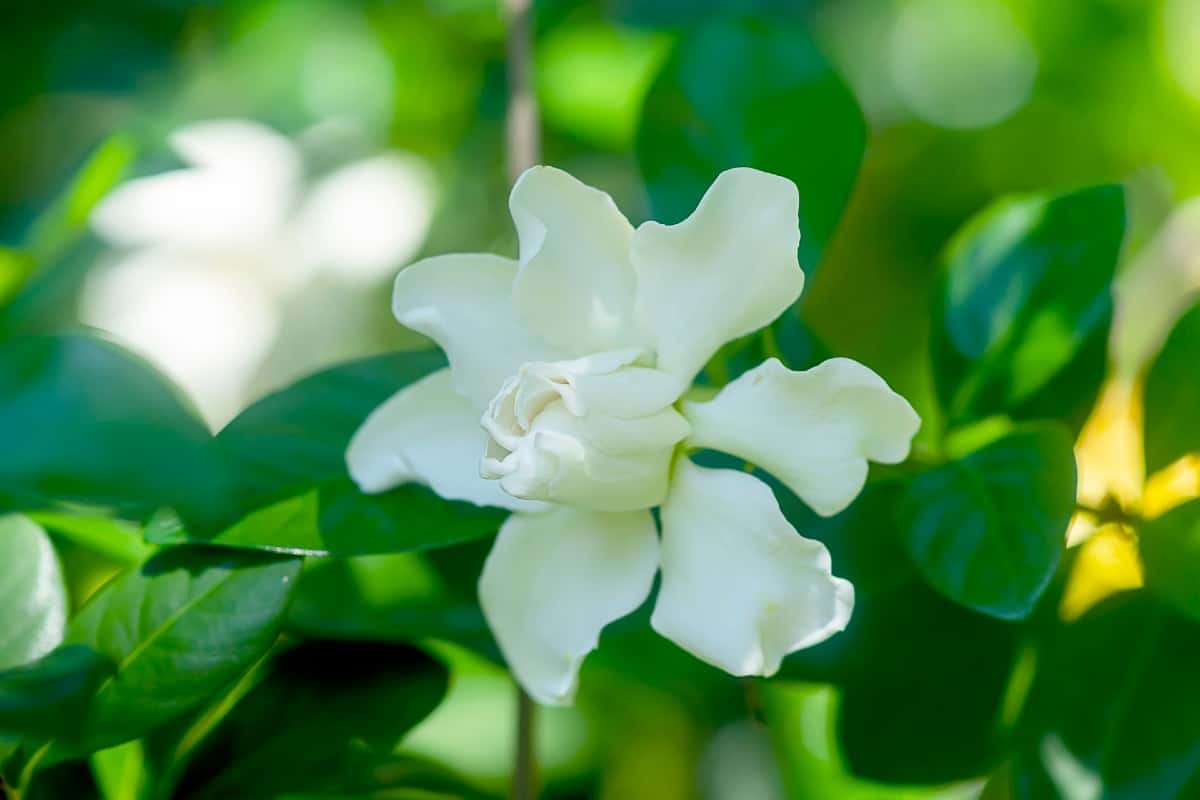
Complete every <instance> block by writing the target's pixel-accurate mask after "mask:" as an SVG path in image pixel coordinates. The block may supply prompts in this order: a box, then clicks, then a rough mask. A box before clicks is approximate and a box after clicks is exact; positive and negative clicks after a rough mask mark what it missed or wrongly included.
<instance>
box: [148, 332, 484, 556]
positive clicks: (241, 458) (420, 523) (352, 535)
mask: <svg viewBox="0 0 1200 800" xmlns="http://www.w3.org/2000/svg"><path fill="white" fill-rule="evenodd" d="M444 363H445V358H444V357H443V356H442V355H441V354H440V353H434V352H416V353H395V354H390V355H385V356H377V357H374V358H368V359H364V360H362V361H355V362H351V363H349V364H343V365H341V366H338V367H334V368H332V369H329V370H326V371H324V372H321V373H318V374H316V375H313V376H312V377H309V378H306V379H304V380H302V381H300V382H298V383H296V384H294V385H292V386H290V387H288V388H286V389H284V390H282V391H280V392H277V393H275V394H273V395H269V396H268V397H266V398H264V399H263V400H260V401H259V402H257V403H255V404H254V405H252V406H250V408H248V409H246V411H244V412H243V413H242V414H241V415H239V416H238V417H237V418H236V419H234V420H233V421H232V422H231V423H229V425H228V426H226V428H225V429H224V430H222V431H221V432H220V434H218V435H217V439H216V445H217V447H218V448H219V450H220V452H221V453H222V456H223V457H224V459H225V462H226V465H227V471H228V474H229V475H230V476H231V478H232V480H233V482H234V486H235V491H234V502H233V503H232V504H231V505H230V506H229V507H228V508H226V509H225V510H224V512H223V514H222V516H223V518H224V519H225V521H226V522H225V524H224V525H219V526H211V525H203V524H193V523H192V522H191V521H190V520H187V519H186V518H185V519H184V520H182V521H177V520H173V519H172V518H171V517H170V516H163V515H159V516H157V517H156V518H155V519H154V520H153V521H152V522H151V524H150V525H149V526H148V527H147V530H146V534H145V535H146V538H147V539H148V540H150V541H152V542H155V543H157V544H176V543H181V542H186V541H193V542H205V543H209V544H216V545H224V546H228V547H246V548H255V549H264V550H275V551H282V552H290V553H305V554H318V555H324V554H334V555H344V556H347V555H363V554H369V553H394V552H401V551H405V550H414V549H422V548H428V547H441V546H445V545H447V544H453V543H456V542H460V541H463V540H466V539H472V538H478V537H482V536H489V535H491V534H494V533H495V532H496V530H497V529H498V528H499V527H500V522H501V521H502V520H503V519H504V512H502V511H499V510H496V509H487V508H480V507H478V506H475V505H472V504H470V503H462V502H451V501H447V500H442V499H441V498H439V497H438V496H437V495H435V494H434V493H433V492H432V491H430V490H429V489H427V488H425V487H423V486H419V485H416V484H409V485H405V486H401V487H399V488H397V489H395V490H393V491H390V492H386V493H384V494H379V495H364V494H362V493H361V492H359V491H358V489H357V488H356V487H355V486H354V484H353V483H352V482H351V481H350V478H349V476H348V474H347V470H346V462H345V453H346V445H347V444H348V443H349V441H350V437H351V436H353V435H354V432H355V430H357V429H358V426H359V425H361V424H362V421H363V420H364V419H365V418H366V416H367V415H368V414H369V413H370V412H371V411H372V410H374V408H375V407H376V406H377V405H379V404H380V403H382V402H383V401H384V400H386V399H387V398H389V397H390V396H391V395H392V394H394V393H395V392H397V391H399V390H400V389H401V388H403V387H404V386H405V385H406V384H407V383H409V382H411V381H413V380H416V379H417V378H420V377H422V376H423V375H425V374H427V373H428V372H430V371H432V370H434V369H438V368H440V367H441V366H442V365H443V364H444Z"/></svg>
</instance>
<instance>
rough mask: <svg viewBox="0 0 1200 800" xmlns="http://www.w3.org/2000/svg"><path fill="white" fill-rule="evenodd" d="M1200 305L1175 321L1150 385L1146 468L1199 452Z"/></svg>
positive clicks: (1152, 368) (1153, 367)
mask: <svg viewBox="0 0 1200 800" xmlns="http://www.w3.org/2000/svg"><path fill="white" fill-rule="evenodd" d="M1197 365H1200V306H1197V307H1196V308H1194V309H1192V310H1191V311H1190V312H1189V313H1187V314H1185V315H1184V317H1183V318H1182V319H1181V320H1180V321H1179V322H1178V323H1177V324H1176V325H1175V328H1174V330H1172V331H1171V335H1170V336H1169V337H1168V338H1167V342H1166V344H1165V345H1163V349H1162V352H1160V353H1159V355H1158V358H1156V359H1155V360H1154V363H1153V364H1152V365H1151V366H1150V371H1149V373H1148V374H1147V375H1146V389H1145V406H1144V409H1145V420H1146V422H1145V447H1146V471H1147V473H1153V472H1155V471H1157V470H1160V469H1162V468H1163V467H1165V466H1167V465H1168V464H1171V463H1172V462H1173V461H1175V460H1176V459H1178V458H1179V457H1180V456H1183V455H1187V454H1188V453H1200V368H1198V367H1197Z"/></svg>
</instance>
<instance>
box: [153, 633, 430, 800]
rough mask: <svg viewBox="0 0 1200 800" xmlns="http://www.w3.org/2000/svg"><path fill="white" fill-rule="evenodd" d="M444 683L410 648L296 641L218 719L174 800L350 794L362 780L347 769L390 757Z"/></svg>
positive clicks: (364, 779)
mask: <svg viewBox="0 0 1200 800" xmlns="http://www.w3.org/2000/svg"><path fill="white" fill-rule="evenodd" d="M446 687H447V674H446V670H445V668H444V667H443V666H442V665H441V664H439V663H438V662H436V661H434V660H433V659H431V658H430V657H429V656H427V655H425V654H424V653H422V652H421V651H419V650H415V649H413V648H411V647H406V646H402V645H392V644H378V643H369V642H335V641H313V642H306V643H304V644H301V645H299V646H297V647H295V648H293V649H292V650H289V651H287V652H285V653H284V654H283V655H281V656H279V657H278V658H277V659H276V660H275V662H274V663H273V664H272V666H271V668H270V670H269V672H268V674H267V675H266V677H265V678H264V679H263V680H262V681H261V682H260V683H259V684H258V685H257V686H256V687H255V688H254V689H253V690H251V691H250V693H249V694H247V695H246V696H245V697H244V698H242V699H241V701H240V702H239V703H238V705H237V706H236V707H235V708H234V710H233V711H232V712H231V713H230V714H229V716H227V717H226V718H225V719H224V720H223V721H222V723H221V724H220V726H219V727H218V728H217V730H216V731H214V733H213V735H212V737H211V740H210V742H209V743H208V744H207V746H206V748H205V751H204V752H202V753H201V754H200V755H199V756H198V758H197V760H196V761H195V762H194V764H193V767H192V769H191V771H190V773H189V774H188V775H187V776H185V778H184V780H183V782H182V784H181V786H180V789H179V791H178V793H177V795H176V796H179V797H187V798H224V797H235V796H239V797H272V796H275V795H276V794H281V793H286V792H298V791H301V790H314V789H318V790H319V787H321V786H323V785H326V786H327V785H328V784H329V783H331V782H332V783H333V786H332V787H331V788H333V789H339V790H343V791H352V790H353V788H354V787H353V783H354V782H359V783H360V784H361V783H367V782H369V781H370V780H371V776H370V775H369V774H362V773H360V774H358V775H357V776H355V775H353V774H352V772H353V771H352V770H351V769H350V766H351V765H353V764H359V763H363V762H364V761H366V760H367V758H366V755H367V754H368V753H370V754H375V755H376V756H380V755H385V754H387V753H390V752H391V750H392V748H394V747H395V745H396V743H397V742H398V741H399V740H400V738H401V737H402V736H403V735H404V734H405V733H407V732H408V730H409V729H411V728H412V727H413V726H414V725H416V724H417V723H418V722H420V721H421V720H422V719H424V718H425V717H426V716H427V715H428V714H429V713H430V712H431V711H433V709H434V708H436V707H437V706H438V704H439V703H440V702H441V699H442V697H443V695H444V694H445V692H446ZM364 750H365V752H364ZM364 788H371V787H364Z"/></svg>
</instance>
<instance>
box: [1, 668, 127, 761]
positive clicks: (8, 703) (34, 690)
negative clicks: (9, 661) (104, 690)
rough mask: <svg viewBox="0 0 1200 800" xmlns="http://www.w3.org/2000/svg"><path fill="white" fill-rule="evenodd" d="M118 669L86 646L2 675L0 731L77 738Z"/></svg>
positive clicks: (18, 734)
mask: <svg viewBox="0 0 1200 800" xmlns="http://www.w3.org/2000/svg"><path fill="white" fill-rule="evenodd" d="M113 671H114V665H113V663H112V662H111V661H109V660H108V659H107V658H105V657H104V656H101V655H99V654H98V653H96V652H95V651H94V650H91V649H89V648H87V647H83V646H80V645H68V646H65V647H60V648H58V649H57V650H54V651H52V652H50V653H49V654H47V655H45V656H43V657H42V658H40V659H38V660H37V661H34V662H32V663H29V664H25V665H23V666H20V667H16V668H14V669H9V670H5V671H3V672H0V732H2V733H6V734H10V735H15V736H25V737H39V738H42V737H44V738H49V737H54V736H60V735H66V734H69V733H71V732H72V731H73V730H75V729H76V727H77V726H78V724H79V717H80V715H81V714H83V713H84V711H85V710H86V708H87V704H88V702H89V701H90V700H91V699H92V696H93V695H94V693H95V691H96V688H97V687H98V686H99V685H100V684H101V683H102V682H103V681H104V680H106V679H107V678H109V677H110V676H111V675H112V674H113Z"/></svg>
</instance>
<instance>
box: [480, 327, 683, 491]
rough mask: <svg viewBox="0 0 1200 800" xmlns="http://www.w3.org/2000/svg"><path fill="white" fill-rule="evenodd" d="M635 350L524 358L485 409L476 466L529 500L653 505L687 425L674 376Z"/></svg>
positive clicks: (486, 474)
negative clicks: (643, 362) (484, 436)
mask: <svg viewBox="0 0 1200 800" xmlns="http://www.w3.org/2000/svg"><path fill="white" fill-rule="evenodd" d="M641 358H643V354H642V353H641V352H640V351H636V350H625V351H612V352H608V353H600V354H597V355H594V356H588V357H586V358H580V359H572V360H569V361H557V362H530V363H526V364H523V365H522V366H521V367H520V368H519V369H518V371H517V373H516V374H515V375H513V376H511V377H510V378H508V379H507V380H506V381H505V382H504V384H503V386H502V387H501V388H500V391H499V392H498V393H497V394H496V396H495V397H494V398H493V399H492V401H491V403H490V404H489V405H488V409H487V411H486V412H485V413H484V415H483V419H482V424H483V428H484V430H485V431H487V433H488V442H487V448H486V450H485V452H484V455H483V458H482V460H481V461H480V468H479V472H480V475H481V476H482V477H484V478H488V479H491V480H497V481H499V482H500V486H501V488H503V489H504V490H505V491H506V492H508V493H509V494H511V495H513V496H514V497H519V498H523V499H527V500H544V501H551V502H560V503H567V504H571V505H576V506H579V507H582V508H588V509H592V510H597V511H631V510H636V509H642V508H650V507H652V506H655V505H658V504H660V503H661V502H662V500H663V498H664V497H665V496H666V491H667V480H668V474H669V471H670V464H671V457H672V455H673V453H674V449H675V445H676V444H677V443H678V442H680V441H681V440H682V439H683V438H684V437H685V436H686V435H687V433H688V432H689V430H690V426H689V425H688V423H687V422H686V421H685V420H684V418H683V417H682V415H680V413H679V412H678V411H677V410H676V409H675V408H674V401H675V400H676V399H677V397H678V390H677V388H676V384H675V383H674V382H673V381H669V380H668V381H664V380H663V378H664V377H665V376H663V375H662V373H659V372H657V371H656V370H654V369H652V368H648V367H645V366H640V365H637V362H638V360H639V359H641Z"/></svg>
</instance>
